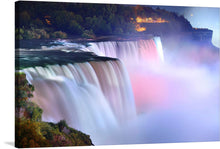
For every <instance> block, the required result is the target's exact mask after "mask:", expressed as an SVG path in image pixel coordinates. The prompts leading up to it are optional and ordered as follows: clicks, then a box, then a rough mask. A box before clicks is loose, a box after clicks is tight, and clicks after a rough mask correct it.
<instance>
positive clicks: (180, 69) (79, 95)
mask: <svg viewBox="0 0 220 149" xmlns="http://www.w3.org/2000/svg"><path fill="white" fill-rule="evenodd" d="M83 50H85V51H91V52H94V53H96V54H97V55H100V56H109V57H115V58H119V59H120V60H121V61H122V63H124V64H125V67H124V66H123V64H122V63H121V62H120V61H106V62H89V63H88V62H87V63H76V64H68V65H63V66H58V65H54V66H48V67H47V68H42V67H36V68H28V69H25V70H24V71H25V73H26V74H27V78H28V80H29V81H30V82H31V83H32V84H33V85H34V86H35V90H36V91H35V93H34V99H33V100H34V101H35V102H37V103H38V104H39V105H40V107H42V108H43V110H44V112H43V120H45V121H52V122H58V121H59V120H61V119H65V120H66V121H67V123H68V124H69V125H70V126H72V127H74V128H76V129H79V130H82V131H83V132H85V133H87V134H89V135H90V136H91V139H92V141H93V143H94V144H95V145H109V144H132V143H154V142H155V143H156V142H169V143H170V142H182V141H214V140H219V122H220V121H219V117H220V115H219V93H218V90H219V76H218V74H219V69H218V68H217V67H216V68H214V70H212V71H211V70H210V69H209V66H206V67H204V66H202V65H196V66H195V65H191V63H190V62H188V61H187V58H186V59H185V58H184V57H183V58H182V59H183V60H184V59H185V60H186V61H184V63H185V65H181V66H177V65H175V64H167V63H164V59H165V58H166V57H165V58H164V56H163V50H162V44H161V41H160V38H158V37H157V38H154V39H150V40H140V41H123V42H97V43H91V46H90V47H87V48H84V49H83ZM198 55H199V53H198ZM127 71H128V74H127ZM129 78H130V79H129ZM130 82H131V85H130ZM131 87H132V89H131ZM133 94H134V98H135V100H134V98H133ZM136 112H137V113H136Z"/></svg>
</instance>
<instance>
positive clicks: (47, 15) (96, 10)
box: [15, 1, 192, 39]
mask: <svg viewBox="0 0 220 149" xmlns="http://www.w3.org/2000/svg"><path fill="white" fill-rule="evenodd" d="M15 15H16V17H15V18H16V39H33V38H35V39H40V38H66V37H67V36H81V37H85V38H94V37H95V36H102V35H117V34H134V33H137V30H136V29H135V28H136V27H137V23H136V22H135V18H137V17H150V18H153V19H154V18H162V19H165V20H167V22H169V24H171V26H170V28H173V29H176V30H178V31H181V30H190V29H192V26H191V24H190V23H189V22H188V21H187V20H186V19H185V18H184V17H183V16H178V15H177V14H176V13H173V12H168V11H166V10H162V9H159V8H157V9H153V8H151V7H150V6H140V5H138V6H135V5H118V4H117V5H116V4H86V3H84V4H83V3H64V2H63V3H55V2H24V1H20V2H17V3H16V5H15Z"/></svg>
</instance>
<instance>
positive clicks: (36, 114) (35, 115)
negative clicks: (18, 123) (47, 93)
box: [26, 102, 43, 121]
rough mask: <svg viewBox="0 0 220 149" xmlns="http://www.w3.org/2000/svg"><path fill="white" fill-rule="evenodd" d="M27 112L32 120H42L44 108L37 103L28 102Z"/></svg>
mask: <svg viewBox="0 0 220 149" xmlns="http://www.w3.org/2000/svg"><path fill="white" fill-rule="evenodd" d="M26 112H27V115H28V116H29V118H30V119H31V120H32V121H41V116H42V113H43V110H42V109H41V108H39V107H38V106H37V104H35V103H33V102H28V104H27V105H26Z"/></svg>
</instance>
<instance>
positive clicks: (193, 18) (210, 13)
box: [160, 6, 220, 47]
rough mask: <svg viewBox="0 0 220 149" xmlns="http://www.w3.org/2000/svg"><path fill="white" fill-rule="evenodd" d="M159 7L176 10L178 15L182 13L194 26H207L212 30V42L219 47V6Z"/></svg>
mask: <svg viewBox="0 0 220 149" xmlns="http://www.w3.org/2000/svg"><path fill="white" fill-rule="evenodd" d="M160 8H161V9H166V10H168V11H172V12H176V13H178V14H179V15H184V17H185V18H186V19H187V20H188V21H190V23H191V25H192V26H193V27H195V28H208V29H211V30H213V38H212V43H213V44H214V45H215V46H217V47H220V8H211V7H175V6H174V7H170V6H160Z"/></svg>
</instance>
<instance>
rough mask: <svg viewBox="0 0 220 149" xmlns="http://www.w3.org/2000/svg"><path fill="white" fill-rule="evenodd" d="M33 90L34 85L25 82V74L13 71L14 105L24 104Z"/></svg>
mask: <svg viewBox="0 0 220 149" xmlns="http://www.w3.org/2000/svg"><path fill="white" fill-rule="evenodd" d="M33 91H34V87H33V86H32V85H30V84H29V83H28V82H27V80H26V75H25V74H24V73H20V72H18V73H15V106H16V107H21V106H24V105H25V102H26V101H27V100H28V98H30V97H33V94H32V92H33Z"/></svg>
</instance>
